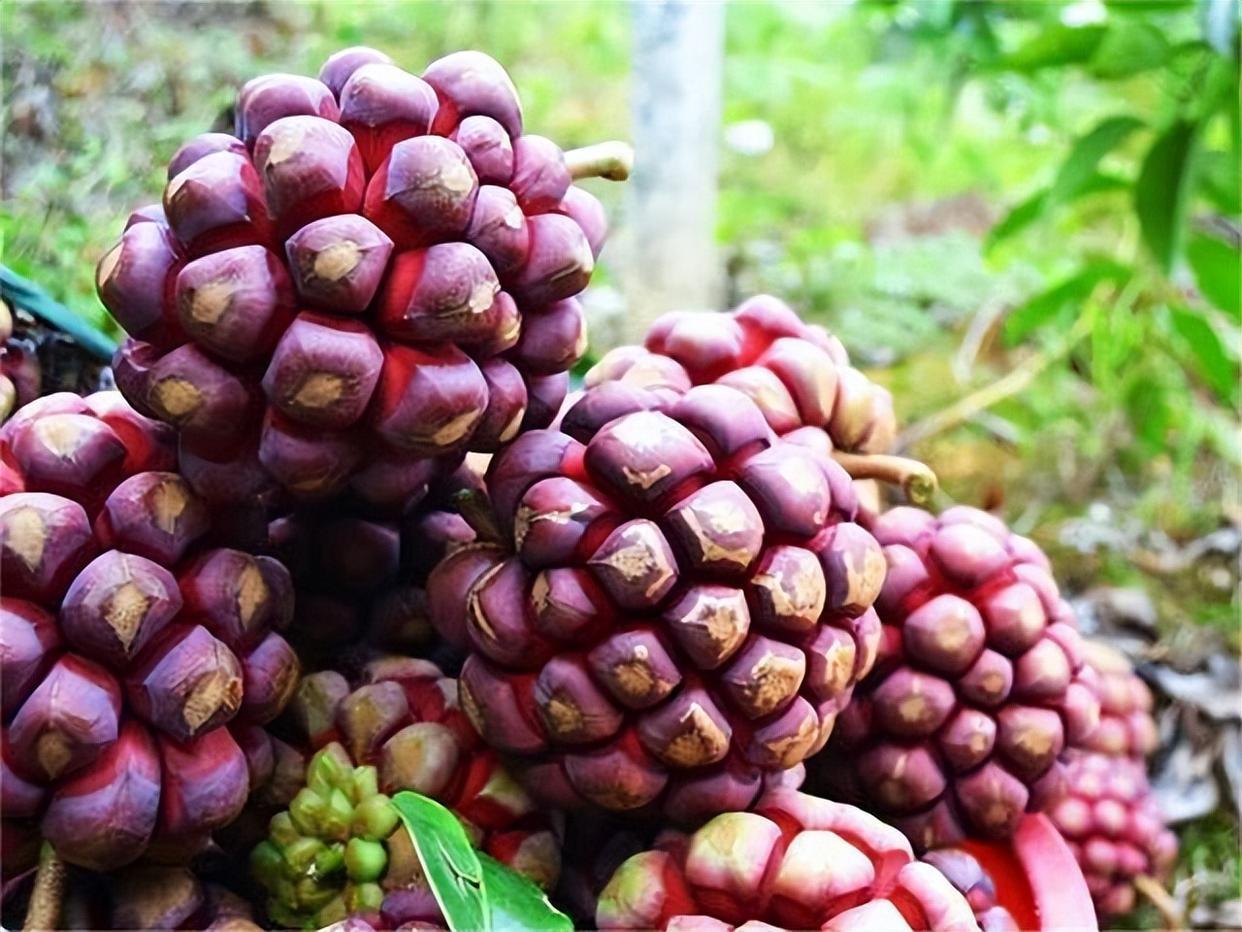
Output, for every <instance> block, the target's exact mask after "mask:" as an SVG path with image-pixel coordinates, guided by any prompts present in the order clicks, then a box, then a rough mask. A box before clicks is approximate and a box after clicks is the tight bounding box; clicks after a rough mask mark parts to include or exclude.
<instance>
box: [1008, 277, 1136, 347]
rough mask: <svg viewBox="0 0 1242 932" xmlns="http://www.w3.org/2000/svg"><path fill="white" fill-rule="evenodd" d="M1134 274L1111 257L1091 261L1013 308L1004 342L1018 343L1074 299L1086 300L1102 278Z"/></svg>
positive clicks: (1075, 300)
mask: <svg viewBox="0 0 1242 932" xmlns="http://www.w3.org/2000/svg"><path fill="white" fill-rule="evenodd" d="M1132 274H1133V270H1132V269H1131V268H1130V267H1129V266H1126V265H1122V264H1120V263H1118V262H1113V261H1111V260H1109V259H1100V260H1099V261H1096V262H1093V263H1091V264H1090V265H1088V266H1087V267H1086V268H1084V269H1082V270H1080V271H1078V272H1076V273H1075V274H1073V275H1071V276H1070V277H1069V278H1066V279H1062V280H1061V281H1060V282H1058V283H1057V284H1055V285H1053V286H1052V287H1051V288H1049V289H1047V290H1046V291H1042V292H1040V293H1039V294H1037V295H1035V297H1033V298H1031V299H1030V300H1029V301H1027V302H1026V303H1025V304H1023V305H1022V306H1020V307H1018V308H1017V309H1016V310H1014V311H1012V312H1010V314H1009V316H1008V317H1007V318H1006V319H1005V330H1004V337H1005V343H1006V344H1007V345H1009V346H1012V345H1013V344H1015V343H1018V342H1019V341H1021V340H1022V339H1023V338H1024V337H1025V336H1026V335H1027V334H1029V333H1031V332H1032V331H1034V330H1037V329H1038V328H1039V327H1041V326H1043V325H1044V324H1046V323H1047V322H1048V321H1050V320H1052V319H1053V318H1054V317H1056V316H1057V315H1058V313H1059V312H1060V311H1062V310H1063V309H1065V308H1067V307H1069V305H1070V304H1071V302H1075V303H1077V302H1081V301H1083V300H1085V299H1086V298H1087V296H1088V295H1090V294H1091V292H1092V291H1094V290H1095V287H1096V286H1097V285H1098V284H1100V282H1103V281H1121V280H1123V279H1126V278H1129V277H1130V275H1132Z"/></svg>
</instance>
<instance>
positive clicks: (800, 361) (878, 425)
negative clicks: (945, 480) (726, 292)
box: [586, 295, 896, 453]
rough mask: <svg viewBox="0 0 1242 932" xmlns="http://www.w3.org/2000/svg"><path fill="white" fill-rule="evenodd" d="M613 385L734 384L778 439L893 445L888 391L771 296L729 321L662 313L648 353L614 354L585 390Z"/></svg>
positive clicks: (753, 301)
mask: <svg viewBox="0 0 1242 932" xmlns="http://www.w3.org/2000/svg"><path fill="white" fill-rule="evenodd" d="M607 382H621V383H622V384H625V385H631V386H634V387H638V388H646V389H649V390H652V391H656V392H661V393H669V392H671V393H680V392H682V391H685V389H686V388H688V387H689V386H691V385H708V384H713V383H716V384H721V385H728V386H730V387H732V388H735V389H737V390H738V391H741V392H742V393H744V394H746V395H748V396H749V397H750V398H751V399H752V400H753V401H754V402H755V403H756V404H757V405H758V406H759V408H760V409H761V410H762V411H763V415H764V417H765V418H766V419H767V422H768V424H769V426H771V428H772V430H773V431H775V432H776V433H777V434H786V433H790V432H792V431H796V430H798V429H800V428H803V427H816V428H820V429H822V430H824V431H825V432H826V433H827V434H828V436H829V437H830V438H831V441H832V446H833V447H834V448H836V449H838V450H844V451H849V452H857V453H887V452H889V451H890V450H891V448H892V446H893V443H894V440H895V437H896V420H895V418H894V415H893V401H892V396H891V395H890V394H889V393H888V391H887V390H885V389H883V388H881V387H880V386H879V385H876V384H875V383H873V382H871V381H870V380H869V379H867V377H866V376H864V375H863V374H862V373H861V372H860V371H859V370H857V369H855V368H853V367H852V366H850V364H849V356H848V354H847V353H846V351H845V348H844V347H843V346H842V345H841V341H840V340H838V339H837V338H836V337H834V336H832V335H831V334H829V333H828V332H827V331H826V330H824V328H823V327H820V326H818V325H816V324H807V323H805V322H803V321H802V320H800V319H799V317H798V315H797V314H796V313H795V312H794V311H793V310H792V309H791V308H790V307H789V306H788V305H786V304H784V303H783V302H782V301H780V300H779V299H777V298H774V297H772V296H771V295H758V296H756V297H753V298H750V299H748V300H746V301H744V302H743V303H742V304H740V305H738V306H737V307H736V308H734V309H733V310H732V311H730V312H728V313H727V314H718V313H715V312H709V311H670V312H669V313H666V314H664V315H663V316H662V317H660V318H659V319H657V320H656V322H655V323H654V324H652V325H651V328H650V329H649V330H648V332H647V336H646V339H645V341H644V344H643V346H642V347H637V346H623V347H619V348H617V349H614V350H612V351H611V352H609V353H607V354H606V355H605V356H604V357H603V358H602V359H601V360H600V361H599V362H598V363H597V364H596V365H595V366H594V367H593V368H592V369H591V371H590V372H588V373H587V375H586V385H587V387H588V388H592V387H594V386H596V385H601V384H604V383H607Z"/></svg>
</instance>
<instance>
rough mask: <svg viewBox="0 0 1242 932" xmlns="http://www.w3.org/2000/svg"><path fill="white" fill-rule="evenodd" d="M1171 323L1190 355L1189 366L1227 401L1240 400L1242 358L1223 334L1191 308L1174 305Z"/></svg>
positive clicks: (1229, 403)
mask: <svg viewBox="0 0 1242 932" xmlns="http://www.w3.org/2000/svg"><path fill="white" fill-rule="evenodd" d="M1169 323H1170V324H1171V326H1172V329H1173V332H1174V334H1175V335H1176V336H1177V337H1178V338H1179V340H1178V342H1179V343H1180V344H1181V345H1182V347H1183V348H1184V349H1185V351H1186V354H1187V355H1188V356H1189V360H1188V361H1189V368H1190V369H1191V371H1193V372H1194V373H1195V374H1196V375H1198V376H1199V378H1200V379H1202V381H1203V382H1204V384H1206V385H1207V386H1208V387H1209V388H1211V389H1212V391H1213V392H1215V393H1216V395H1217V397H1219V398H1220V400H1221V401H1223V402H1225V404H1228V405H1231V406H1234V407H1236V406H1237V404H1238V391H1239V388H1238V360H1237V357H1236V356H1233V355H1231V353H1230V351H1229V347H1228V344H1227V343H1226V341H1225V339H1224V338H1223V337H1222V336H1221V334H1220V333H1219V332H1218V331H1217V330H1216V328H1214V327H1213V326H1212V325H1211V324H1209V323H1208V322H1207V320H1205V319H1204V317H1203V315H1202V314H1197V313H1195V312H1194V311H1192V310H1190V309H1189V308H1184V307H1170V308H1169Z"/></svg>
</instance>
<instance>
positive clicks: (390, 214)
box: [97, 48, 605, 508]
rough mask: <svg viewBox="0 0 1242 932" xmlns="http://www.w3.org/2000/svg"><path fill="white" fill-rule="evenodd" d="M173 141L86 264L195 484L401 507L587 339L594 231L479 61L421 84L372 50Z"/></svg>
mask: <svg viewBox="0 0 1242 932" xmlns="http://www.w3.org/2000/svg"><path fill="white" fill-rule="evenodd" d="M235 113H236V129H235V134H234V135H228V134H224V133H208V134H206V135H203V136H199V137H196V138H195V139H192V140H191V141H190V142H188V143H186V144H185V145H184V146H182V147H181V149H179V150H178V151H177V153H176V154H175V155H174V156H173V159H172V162H171V164H170V165H169V172H168V175H169V180H168V186H167V188H166V189H165V192H164V201H163V206H162V208H160V207H152V208H149V209H144V210H142V211H138V212H137V213H135V214H134V215H133V216H132V217H131V220H130V224H129V226H128V227H127V228H126V230H125V232H124V234H123V235H122V237H121V240H120V242H119V243H118V244H117V245H116V246H115V247H114V248H113V249H112V250H110V251H109V252H108V253H107V254H106V255H105V256H104V257H103V259H102V260H101V261H100V263H99V268H98V272H97V283H98V291H99V295H100V298H101V299H102V301H103V303H104V304H105V306H107V308H108V309H109V310H110V311H111V312H112V314H113V315H114V316H115V317H116V319H117V320H118V321H119V322H120V324H121V325H122V326H123V327H124V328H125V329H126V330H127V331H128V332H129V334H130V335H131V339H130V340H129V341H128V342H126V343H125V345H124V346H122V348H121V349H120V350H119V351H118V353H117V356H116V359H115V360H114V368H115V370H116V376H117V382H118V384H119V385H120V387H121V390H122V391H123V392H124V393H125V395H126V397H127V398H128V399H129V400H130V402H131V403H132V404H133V405H134V406H135V407H136V408H137V409H138V410H140V411H142V412H143V413H144V414H147V415H149V416H152V417H155V418H157V419H159V420H161V421H164V422H166V423H168V424H171V425H174V426H175V427H176V428H178V430H179V431H180V440H181V445H182V458H183V461H186V466H187V469H186V471H187V475H189V476H190V478H191V480H192V481H194V482H195V483H196V485H197V486H199V487H200V488H202V490H203V491H204V493H205V494H210V493H212V492H218V493H220V494H221V495H229V496H231V497H234V498H236V497H245V496H246V495H248V494H250V493H252V492H253V490H254V489H255V488H256V487H258V486H260V485H261V484H262V483H263V482H264V481H265V480H269V479H274V480H275V481H276V483H277V484H278V485H279V486H281V487H282V488H283V489H285V490H287V491H288V492H291V493H293V494H294V495H295V496H297V497H298V498H301V499H324V498H327V497H330V496H332V495H334V494H336V493H338V492H341V491H342V490H344V489H347V488H348V489H350V490H352V491H353V492H354V493H356V494H357V495H358V496H359V497H361V498H362V499H364V500H365V501H367V502H369V503H371V504H373V505H382V506H385V507H397V508H399V507H401V506H402V505H403V504H404V503H405V501H406V499H407V498H408V497H409V496H410V495H411V494H414V493H415V492H416V490H417V489H419V488H420V487H421V486H422V485H424V484H425V483H426V482H427V481H428V479H429V478H430V477H431V476H433V475H436V474H437V473H438V472H439V470H440V468H441V467H443V466H444V465H445V463H446V462H447V463H448V469H451V468H452V465H454V464H455V461H456V460H457V459H459V458H460V455H461V454H462V453H463V452H464V451H466V450H481V451H487V450H493V449H495V448H496V447H497V446H498V445H500V444H501V443H503V442H504V441H507V440H510V439H512V438H513V437H514V436H515V435H516V434H517V432H518V431H519V430H520V429H522V428H532V427H543V426H546V425H547V424H548V423H549V422H550V421H551V419H552V417H553V416H554V415H555V413H556V411H557V409H558V408H559V406H560V404H561V401H562V399H563V398H564V396H565V392H566V387H567V384H568V374H567V373H568V370H569V368H570V367H571V366H573V364H574V363H575V362H577V360H578V359H579V357H580V356H581V355H582V353H583V350H584V349H585V338H586V333H585V327H584V323H583V317H582V309H581V307H580V305H579V304H578V302H577V301H576V300H575V298H574V296H575V295H576V294H578V292H580V291H581V290H582V289H583V287H584V286H585V285H586V283H587V281H588V279H589V278H590V275H591V271H592V269H593V267H594V261H595V254H596V253H597V252H598V251H599V249H600V246H601V245H602V242H603V239H604V235H605V220H604V216H603V211H602V208H601V207H600V205H599V203H598V202H597V201H596V200H595V199H594V198H593V197H592V196H591V195H590V194H588V193H586V192H585V191H584V190H582V189H581V188H578V187H575V186H573V184H572V182H573V180H574V177H578V176H583V175H585V174H590V173H593V172H598V171H600V169H599V167H598V165H595V164H590V165H585V166H584V165H583V164H580V163H576V162H570V161H567V160H566V158H565V156H564V154H563V153H562V152H561V150H560V149H559V148H557V147H556V146H555V145H554V144H553V143H552V142H550V141H549V140H547V139H545V138H543V137H542V136H536V135H530V134H525V133H523V125H522V110H521V104H520V102H519V100H518V97H517V93H516V91H515V90H514V87H513V84H512V82H511V81H510V80H509V77H508V75H507V74H506V73H505V71H504V69H503V68H501V66H500V65H499V64H498V63H496V62H495V61H494V60H492V59H491V58H489V57H487V56H486V55H484V54H482V53H480V52H458V53H455V54H452V55H448V56H446V57H444V58H442V59H440V60H438V61H436V62H433V63H432V64H431V65H430V66H428V67H427V69H426V70H425V71H424V72H423V74H422V76H421V77H419V76H415V75H413V74H410V73H408V72H406V71H403V70H402V69H400V68H399V67H397V66H396V65H395V64H393V63H392V62H391V61H390V60H389V59H388V57H387V56H386V55H384V54H382V53H380V52H377V51H375V50H372V49H365V48H353V49H346V50H344V51H342V52H338V53H337V54H335V55H333V56H332V57H331V58H330V59H329V60H328V61H327V62H326V63H325V64H324V66H323V68H322V69H321V71H320V74H319V78H318V79H315V78H307V77H301V76H297V75H288V74H273V75H266V76H264V77H260V78H256V79H254V80H252V81H250V82H248V83H247V84H246V85H245V86H244V87H243V88H242V90H241V92H240V93H239V95H238V98H237V103H236V107H235Z"/></svg>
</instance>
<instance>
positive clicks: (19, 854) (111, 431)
mask: <svg viewBox="0 0 1242 932" xmlns="http://www.w3.org/2000/svg"><path fill="white" fill-rule="evenodd" d="M174 456H175V453H174V447H173V444H172V438H171V432H170V431H168V429H167V428H165V427H163V426H162V425H160V424H157V423H155V422H152V421H149V420H147V419H146V418H144V417H142V416H140V415H139V414H137V413H136V412H134V411H133V410H131V409H130V408H129V407H128V406H127V405H126V404H125V402H124V401H123V400H122V399H121V397H120V396H119V395H118V394H117V393H115V392H102V393H99V394H96V395H92V396H90V397H88V398H80V397H78V396H76V395H68V394H60V395H51V396H49V397H47V398H44V399H42V400H40V401H38V402H36V403H34V404H31V405H28V406H27V407H26V408H24V409H22V411H20V412H19V413H18V415H17V416H16V417H14V418H13V419H12V420H10V421H9V422H8V423H7V424H6V425H5V426H4V428H3V430H0V458H3V460H4V461H5V464H6V468H7V469H8V470H9V472H8V474H7V475H8V478H9V481H10V483H11V484H12V485H13V486H14V487H13V488H6V490H5V491H6V494H5V495H4V496H3V497H0V575H2V577H3V580H4V595H3V597H0V683H2V694H0V698H2V709H0V711H2V713H3V732H2V733H0V737H2V751H3V771H2V773H3V780H2V781H0V817H3V820H4V834H5V836H6V838H5V843H6V857H12V858H13V860H8V861H7V863H6V868H8V867H10V866H13V867H14V868H16V866H17V864H18V863H20V862H21V861H22V860H24V858H25V857H26V856H27V855H28V854H29V852H25V851H22V850H19V849H20V848H21V844H20V842H21V840H22V839H24V838H37V837H38V836H41V837H42V838H43V839H45V840H47V841H49V842H51V843H52V844H53V845H54V846H55V848H56V850H57V852H58V853H59V855H60V856H61V857H62V858H63V859H64V860H65V861H67V862H70V863H72V864H77V865H81V866H84V867H89V868H93V869H99V870H104V869H110V868H114V867H118V866H120V865H123V864H126V863H129V862H131V861H133V860H135V859H136V858H138V857H139V856H140V855H142V854H143V853H144V852H145V851H147V850H148V848H149V847H151V846H159V847H160V848H161V850H163V851H164V852H165V853H169V854H172V853H177V854H180V855H185V854H187V853H192V851H193V850H194V849H195V848H196V847H197V846H198V844H199V843H201V842H202V840H203V839H204V838H205V836H206V835H208V834H209V833H210V832H211V831H212V830H214V829H216V828H218V827H220V826H222V825H224V824H226V823H227V822H229V821H230V820H231V819H232V818H233V817H235V816H236V815H237V813H238V812H239V811H240V810H241V807H242V805H243V804H244V803H245V801H246V796H247V794H248V793H249V791H250V788H251V785H252V783H254V784H257V783H259V782H261V781H262V780H263V779H265V773H266V769H267V768H270V764H271V760H270V754H269V753H267V752H269V751H270V748H268V745H267V743H266V740H267V739H266V735H265V733H264V732H263V729H262V728H261V727H259V726H261V725H263V724H264V723H266V722H268V721H270V720H272V719H273V718H275V716H276V715H278V714H279V713H280V711H281V709H282V708H283V707H284V705H285V703H286V702H287V701H288V699H289V697H290V696H291V695H292V691H293V689H294V688H295V686H296V684H297V679H298V673H299V664H298V659H297V657H296V655H295V654H294V652H293V649H292V648H291V647H290V646H289V644H288V643H286V642H285V640H284V638H283V637H281V636H280V635H279V634H277V633H276V632H275V630H274V629H276V628H281V627H283V626H284V625H285V624H286V623H287V621H288V618H289V612H290V611H291V605H290V601H289V594H290V592H291V584H290V581H289V576H288V573H287V572H286V571H285V569H284V567H283V566H281V565H280V564H279V563H277V562H276V561H274V560H270V559H267V558H263V557H259V558H256V557H252V556H249V555H247V554H244V553H242V552H240V551H237V550H232V549H228V548H225V547H217V546H213V545H212V539H211V535H212V520H211V514H210V511H209V509H208V506H207V504H206V503H205V502H204V501H203V500H201V499H200V498H199V497H198V496H197V495H196V494H195V493H194V492H193V490H192V489H190V487H189V485H188V484H187V483H186V482H185V480H184V479H183V478H182V477H181V476H179V475H177V474H176V473H175V472H171V471H169V470H170V468H171V467H172V466H173V461H174Z"/></svg>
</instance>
